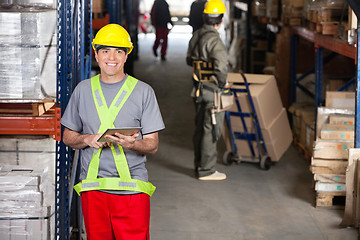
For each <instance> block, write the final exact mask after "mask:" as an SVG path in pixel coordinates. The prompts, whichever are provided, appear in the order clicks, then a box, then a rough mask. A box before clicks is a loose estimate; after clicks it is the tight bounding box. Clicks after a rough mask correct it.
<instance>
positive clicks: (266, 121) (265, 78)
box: [227, 73, 283, 128]
mask: <svg viewBox="0 0 360 240" xmlns="http://www.w3.org/2000/svg"><path fill="white" fill-rule="evenodd" d="M245 77H246V79H247V81H248V84H249V90H250V94H251V97H252V101H253V103H254V108H255V111H256V114H257V117H258V119H259V123H260V127H261V128H269V125H270V124H271V123H272V121H273V120H274V119H275V118H276V117H277V116H278V115H279V113H280V112H281V111H282V108H283V105H282V102H281V98H280V94H279V90H278V88H277V84H276V80H275V77H274V76H273V75H264V74H245ZM227 81H228V83H229V84H230V87H231V88H244V86H243V85H241V84H243V83H244V80H243V78H242V77H241V75H240V74H239V73H229V74H228V77H227ZM239 101H240V105H241V106H242V111H243V112H248V111H250V110H251V109H252V108H251V105H250V101H249V99H248V98H247V96H246V94H240V96H239ZM229 111H236V112H237V111H238V110H237V109H236V105H234V106H233V108H232V109H230V110H229Z"/></svg>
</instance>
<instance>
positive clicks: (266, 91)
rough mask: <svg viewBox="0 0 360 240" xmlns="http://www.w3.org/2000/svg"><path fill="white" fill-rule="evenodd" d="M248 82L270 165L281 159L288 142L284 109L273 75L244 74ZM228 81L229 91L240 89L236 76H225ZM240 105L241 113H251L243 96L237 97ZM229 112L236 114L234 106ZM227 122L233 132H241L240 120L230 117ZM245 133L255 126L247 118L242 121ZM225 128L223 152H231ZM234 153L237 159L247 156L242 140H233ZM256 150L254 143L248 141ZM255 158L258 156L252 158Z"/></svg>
mask: <svg viewBox="0 0 360 240" xmlns="http://www.w3.org/2000/svg"><path fill="white" fill-rule="evenodd" d="M245 77H246V79H247V81H248V83H249V88H250V94H251V97H252V100H253V103H254V108H255V111H256V114H257V118H258V120H259V125H260V128H261V132H262V135H263V138H264V142H265V146H266V149H267V152H268V155H269V157H270V158H271V160H272V161H273V162H277V161H279V160H280V159H281V157H282V156H283V154H284V153H285V151H286V150H287V149H288V147H289V146H290V144H291V142H292V134H291V129H290V125H289V121H288V117H287V112H286V109H285V108H283V105H282V102H281V99H280V94H279V91H278V88H277V84H276V80H275V77H274V76H273V75H264V74H245ZM228 82H229V84H230V87H231V88H242V87H244V86H243V85H241V84H243V83H244V81H243V78H242V77H241V75H240V74H239V73H229V74H228ZM237 98H238V100H239V103H240V106H241V112H243V113H249V112H252V108H251V105H250V102H249V98H248V94H247V93H239V94H237ZM229 111H230V112H238V109H237V105H236V104H235V103H234V105H233V106H232V108H231V109H229ZM230 123H231V127H232V130H233V132H244V126H243V124H242V122H241V119H240V117H238V116H231V117H230ZM246 127H247V130H248V132H250V133H254V131H255V126H254V123H253V121H252V120H251V119H250V118H247V119H246ZM228 134H229V132H228V127H227V126H226V127H224V139H225V143H226V149H227V151H232V146H231V144H230V140H229V135H228ZM235 142H236V146H237V148H238V154H239V155H241V156H251V151H250V148H249V145H248V143H247V141H246V140H241V139H236V140H235ZM252 144H253V146H254V147H255V149H256V144H257V142H256V141H253V142H252ZM256 156H258V154H257V155H256Z"/></svg>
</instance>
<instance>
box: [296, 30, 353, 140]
mask: <svg viewBox="0 0 360 240" xmlns="http://www.w3.org/2000/svg"><path fill="white" fill-rule="evenodd" d="M299 37H301V38H303V39H305V40H307V41H309V42H313V43H314V49H315V67H314V68H312V69H311V70H309V71H308V72H307V73H305V74H304V75H306V74H309V73H310V72H313V71H315V95H314V99H315V109H317V108H318V107H319V106H320V105H321V104H322V103H323V92H322V84H323V64H324V62H326V61H327V60H329V58H331V57H332V54H330V55H329V56H328V57H326V58H325V59H324V56H323V55H324V48H325V49H328V50H330V51H331V52H333V53H338V54H340V55H343V56H346V57H349V58H352V59H355V60H357V58H358V55H359V53H358V51H359V50H358V48H357V47H356V45H350V44H348V43H347V42H344V41H342V40H340V39H336V38H333V37H329V36H325V35H321V34H319V33H316V32H313V31H310V30H308V29H305V28H303V27H292V28H291V52H290V54H291V56H290V60H291V65H290V67H291V69H290V101H291V103H294V102H296V87H300V88H301V85H300V84H299V81H300V80H301V78H302V77H303V76H304V75H303V76H301V77H300V78H297V76H296V73H297V67H296V66H297V50H298V49H297V45H298V38H299ZM357 46H358V45H357ZM356 62H357V64H359V63H358V61H356ZM358 75H359V73H358ZM358 80H359V76H358V77H357V80H355V82H357V81H358ZM351 82H354V80H353V79H352V80H350V81H349V83H347V84H346V86H348V85H349V84H350V83H351ZM340 89H343V88H340ZM316 118H317V111H316V112H315V119H316ZM315 124H316V121H315ZM315 128H316V126H315ZM314 137H315V138H316V134H315V136H314Z"/></svg>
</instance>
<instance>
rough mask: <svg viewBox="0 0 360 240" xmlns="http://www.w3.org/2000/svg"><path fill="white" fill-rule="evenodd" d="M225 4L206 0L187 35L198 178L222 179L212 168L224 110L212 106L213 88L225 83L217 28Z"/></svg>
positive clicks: (225, 61) (225, 59)
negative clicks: (198, 20)
mask: <svg viewBox="0 0 360 240" xmlns="http://www.w3.org/2000/svg"><path fill="white" fill-rule="evenodd" d="M225 12H226V8H225V5H224V3H223V2H222V1H221V0H209V1H208V2H207V3H206V4H205V8H204V14H203V16H204V25H203V26H202V27H201V28H200V29H199V30H197V31H196V32H194V33H193V36H192V38H191V39H190V42H189V46H188V51H187V57H186V62H187V64H188V65H190V66H192V67H193V84H194V87H193V92H192V96H193V98H194V102H195V110H196V117H195V133H194V138H193V141H194V155H195V156H194V163H195V173H196V176H197V178H198V179H199V180H224V179H226V174H224V173H220V172H218V171H216V169H215V164H216V161H217V150H216V145H217V141H218V140H219V138H220V136H221V129H222V125H223V121H224V116H225V114H224V112H216V111H215V110H214V92H215V91H219V90H221V89H223V88H225V86H226V78H227V71H228V53H227V50H226V47H225V45H224V43H223V42H222V40H221V39H220V35H219V33H218V29H220V26H221V24H222V18H223V15H224V13H225Z"/></svg>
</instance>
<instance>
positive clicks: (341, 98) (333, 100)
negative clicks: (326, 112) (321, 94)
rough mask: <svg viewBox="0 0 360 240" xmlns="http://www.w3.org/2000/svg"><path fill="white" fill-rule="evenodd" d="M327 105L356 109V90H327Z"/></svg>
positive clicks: (328, 106)
mask: <svg viewBox="0 0 360 240" xmlns="http://www.w3.org/2000/svg"><path fill="white" fill-rule="evenodd" d="M325 107H327V108H340V109H348V110H355V92H339V91H327V92H326V96H325Z"/></svg>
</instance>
